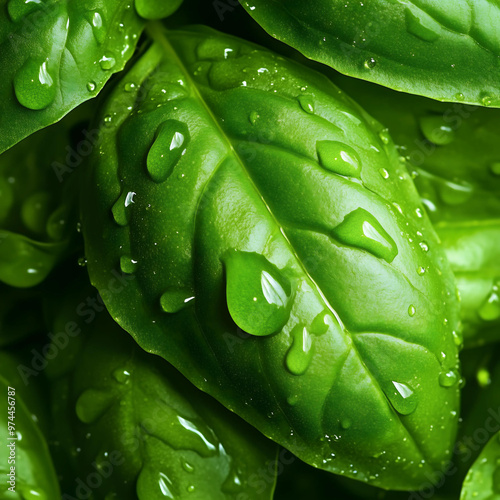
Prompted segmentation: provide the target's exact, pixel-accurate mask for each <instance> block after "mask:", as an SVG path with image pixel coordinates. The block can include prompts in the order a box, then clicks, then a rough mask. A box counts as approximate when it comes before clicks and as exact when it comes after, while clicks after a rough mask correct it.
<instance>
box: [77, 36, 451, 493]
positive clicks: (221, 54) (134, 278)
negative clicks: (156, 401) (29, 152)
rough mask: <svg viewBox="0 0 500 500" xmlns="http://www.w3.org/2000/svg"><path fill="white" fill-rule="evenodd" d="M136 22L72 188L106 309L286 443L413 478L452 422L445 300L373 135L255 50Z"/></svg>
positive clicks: (373, 474)
mask: <svg viewBox="0 0 500 500" xmlns="http://www.w3.org/2000/svg"><path fill="white" fill-rule="evenodd" d="M153 34H154V36H155V37H157V38H158V40H157V41H156V42H155V43H154V44H153V46H152V47H151V49H150V50H149V51H148V52H147V53H146V54H145V55H144V56H143V57H142V58H141V59H140V60H139V61H138V62H137V63H136V65H135V66H134V67H133V68H132V69H131V70H130V72H129V73H128V74H127V75H126V77H125V78H124V79H123V81H122V82H121V83H120V84H118V86H117V88H116V89H115V91H114V92H113V94H112V95H111V96H110V98H109V100H108V101H107V103H106V106H105V107H104V108H103V111H102V113H103V114H104V115H108V116H111V117H112V119H111V120H110V121H109V123H107V127H106V128H105V129H103V131H102V135H101V139H100V147H99V150H98V151H96V152H95V153H96V154H95V155H94V156H92V158H91V159H90V162H89V164H90V166H91V168H89V170H87V171H86V172H87V173H88V177H87V179H86V183H85V185H84V187H83V198H82V205H83V206H82V226H83V233H84V238H85V244H86V257H87V260H88V269H89V273H90V276H91V279H92V282H93V284H94V285H95V286H96V287H97V288H98V289H99V292H100V294H101V296H102V297H103V299H104V302H105V303H106V306H107V308H108V310H110V312H111V314H112V315H113V317H114V318H115V319H116V320H117V321H118V323H119V324H120V325H121V326H122V327H123V328H125V329H126V330H127V331H129V332H130V333H131V334H132V335H133V336H134V338H135V339H136V340H137V341H138V342H139V344H140V345H141V346H142V347H143V348H144V349H146V350H147V351H150V352H153V353H156V354H159V355H161V356H162V357H164V358H165V359H167V360H168V361H169V362H171V363H172V364H174V365H175V366H176V367H177V368H178V369H179V370H180V371H181V372H182V373H183V374H185V375H186V376H187V377H188V378H189V379H190V380H191V381H192V382H194V383H195V384H196V385H197V386H198V387H200V388H201V389H202V390H204V391H206V392H209V393H210V394H212V395H213V396H215V397H216V398H217V399H218V400H220V401H221V402H222V403H223V404H224V405H226V406H227V407H228V408H230V409H231V410H233V411H235V412H236V413H238V414H239V415H240V416H242V417H243V418H245V419H246V420H247V421H249V422H250V423H252V424H253V425H255V426H256V427H257V428H258V429H259V430H261V432H263V433H264V434H265V435H266V436H270V437H271V438H273V439H274V440H276V441H277V442H278V443H280V444H282V445H283V446H285V447H287V448H288V449H290V450H291V451H292V452H293V453H295V454H297V455H298V456H299V457H300V458H301V459H303V460H305V461H307V462H309V463H311V464H313V465H314V466H316V467H320V468H324V469H326V470H329V471H333V472H337V473H342V474H346V475H349V476H352V477H355V478H357V479H360V480H364V481H369V482H372V483H373V484H378V485H382V486H384V487H386V488H399V489H405V488H412V487H415V486H418V485H419V484H420V483H421V481H422V480H423V478H425V474H426V472H428V471H430V470H433V469H434V468H435V467H438V468H439V467H441V466H442V465H443V464H444V462H445V461H446V454H447V453H448V450H449V447H450V446H451V443H452V441H453V435H454V432H455V426H456V419H457V415H456V410H457V405H458V393H459V391H458V379H459V376H458V373H457V346H456V345H455V342H454V340H453V332H454V331H455V329H456V328H457V316H458V304H457V300H456V297H455V288H454V284H453V277H452V275H451V272H450V270H449V267H448V264H447V262H446V260H445V258H444V255H443V253H442V250H441V248H440V247H439V245H438V243H437V238H436V235H435V233H434V231H433V229H432V227H431V225H430V223H429V221H428V219H427V218H426V217H424V216H423V209H422V208H421V205H420V200H419V198H418V194H417V192H416V191H415V189H414V186H413V183H412V181H411V179H410V178H409V176H408V175H407V174H406V173H405V170H404V166H402V165H400V164H399V162H398V159H397V154H396V151H395V149H394V146H393V144H392V142H391V140H390V138H389V136H388V135H387V134H386V132H385V131H384V129H383V127H382V126H380V125H379V124H378V123H376V122H375V121H374V120H373V119H371V118H370V117H369V116H368V115H366V114H365V113H364V112H363V111H362V110H361V109H360V108H359V107H358V106H357V105H356V104H355V103H353V102H352V101H351V100H350V99H348V98H347V97H346V96H345V95H344V94H343V93H342V92H341V91H340V90H338V89H337V88H336V87H335V86H334V85H332V84H331V82H329V81H328V80H327V79H326V78H324V77H323V76H322V75H320V74H317V73H315V72H312V71H310V70H308V69H306V68H304V67H302V66H300V65H298V64H295V63H293V62H290V61H287V60H285V59H283V58H280V57H278V56H276V55H275V54H273V53H271V52H269V51H267V50H264V49H262V48H260V47H257V46H255V45H252V44H249V43H246V42H244V41H242V40H239V39H236V38H232V37H227V36H223V35H220V34H218V33H216V32H213V31H211V30H202V29H200V30H192V31H186V32H173V33H170V34H168V35H164V33H163V32H162V31H161V30H156V31H153ZM132 88H133V89H135V91H131V89H132ZM398 207H399V208H398ZM400 210H401V211H400ZM419 211H420V215H422V217H420V216H419V215H418V214H419ZM422 242H426V244H427V245H428V247H429V250H428V251H427V252H424V251H422V248H421V245H420V244H421V243H422ZM118 268H119V269H121V272H117V271H116V269H118ZM436 421H439V422H442V425H439V426H436V425H435V422H436ZM389 464H390V467H388V465H389Z"/></svg>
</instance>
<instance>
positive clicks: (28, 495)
mask: <svg viewBox="0 0 500 500" xmlns="http://www.w3.org/2000/svg"><path fill="white" fill-rule="evenodd" d="M19 493H20V494H21V498H22V500H49V499H48V498H47V495H46V494H45V491H43V490H42V489H40V488H32V487H31V486H25V485H21V486H20V487H19Z"/></svg>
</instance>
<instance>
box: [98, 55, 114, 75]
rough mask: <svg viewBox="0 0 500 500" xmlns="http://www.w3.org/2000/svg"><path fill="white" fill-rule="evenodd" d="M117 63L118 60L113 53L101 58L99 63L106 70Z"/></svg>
mask: <svg viewBox="0 0 500 500" xmlns="http://www.w3.org/2000/svg"><path fill="white" fill-rule="evenodd" d="M115 64H116V60H115V58H114V57H113V55H111V54H105V55H103V56H102V57H101V59H100V60H99V65H100V66H101V69H102V70H104V71H108V70H110V69H113V68H114V67H115Z"/></svg>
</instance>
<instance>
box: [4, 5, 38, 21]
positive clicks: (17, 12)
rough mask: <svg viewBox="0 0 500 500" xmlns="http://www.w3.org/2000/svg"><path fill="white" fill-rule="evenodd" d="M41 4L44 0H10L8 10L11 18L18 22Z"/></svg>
mask: <svg viewBox="0 0 500 500" xmlns="http://www.w3.org/2000/svg"><path fill="white" fill-rule="evenodd" d="M41 6H43V3H42V0H9V3H8V4H7V10H8V12H9V16H10V18H11V19H12V20H13V21H14V22H15V23H17V22H18V21H20V20H22V19H24V18H25V17H26V16H27V15H28V14H31V12H33V11H35V10H36V9H38V8H40V7H41Z"/></svg>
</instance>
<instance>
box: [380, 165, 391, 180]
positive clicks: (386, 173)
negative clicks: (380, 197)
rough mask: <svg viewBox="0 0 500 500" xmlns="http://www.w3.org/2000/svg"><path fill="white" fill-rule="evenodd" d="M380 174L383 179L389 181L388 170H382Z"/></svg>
mask: <svg viewBox="0 0 500 500" xmlns="http://www.w3.org/2000/svg"><path fill="white" fill-rule="evenodd" d="M378 173H379V174H380V176H381V177H382V179H388V178H389V172H388V171H387V169H386V168H380V169H379V171H378Z"/></svg>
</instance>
